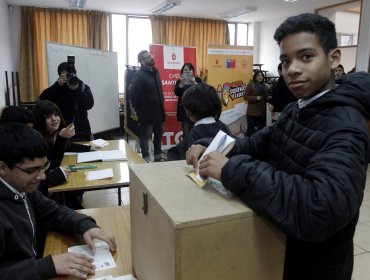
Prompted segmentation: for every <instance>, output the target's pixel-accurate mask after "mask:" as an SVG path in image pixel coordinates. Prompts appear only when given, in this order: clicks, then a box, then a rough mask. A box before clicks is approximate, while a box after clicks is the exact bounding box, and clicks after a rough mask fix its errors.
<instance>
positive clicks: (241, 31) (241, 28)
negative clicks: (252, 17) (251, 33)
mask: <svg viewBox="0 0 370 280" xmlns="http://www.w3.org/2000/svg"><path fill="white" fill-rule="evenodd" d="M247 36H248V25H247V24H245V23H238V29H237V37H236V44H237V45H239V46H246V45H247Z"/></svg>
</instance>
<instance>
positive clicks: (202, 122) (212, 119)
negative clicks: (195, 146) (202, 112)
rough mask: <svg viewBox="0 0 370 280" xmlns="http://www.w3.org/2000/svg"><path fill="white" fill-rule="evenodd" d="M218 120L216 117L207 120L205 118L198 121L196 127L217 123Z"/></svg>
mask: <svg viewBox="0 0 370 280" xmlns="http://www.w3.org/2000/svg"><path fill="white" fill-rule="evenodd" d="M215 122H216V120H215V118H214V117H207V118H204V119H200V120H199V121H197V122H196V123H195V124H194V126H197V125H200V124H210V123H215Z"/></svg>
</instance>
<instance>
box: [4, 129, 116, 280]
mask: <svg viewBox="0 0 370 280" xmlns="http://www.w3.org/2000/svg"><path fill="white" fill-rule="evenodd" d="M0 135H1V137H0V275H1V279H3V280H6V279H12V280H13V279H46V278H50V277H54V276H56V275H70V276H74V277H77V278H86V277H87V275H89V274H94V273H95V272H94V271H95V267H94V265H93V259H91V258H89V257H87V256H85V255H83V254H76V253H65V254H62V255H57V256H46V257H43V258H39V256H38V255H37V253H36V252H37V248H36V244H37V238H38V236H37V232H38V230H37V229H38V227H43V226H46V227H48V229H52V230H55V231H63V232H68V233H80V234H81V235H82V236H83V239H84V241H85V242H86V243H87V244H88V245H89V247H90V249H91V250H92V251H93V252H94V251H95V246H94V243H93V239H100V240H103V241H105V242H107V243H108V245H109V247H110V249H111V250H112V251H115V250H116V246H117V245H116V242H115V240H114V237H113V236H109V235H107V234H106V233H105V232H104V231H103V230H101V229H100V228H99V227H98V226H97V225H96V223H95V221H94V220H93V219H92V218H91V217H88V216H86V215H82V214H79V213H77V212H75V211H73V210H71V209H69V208H68V207H65V206H59V205H57V204H56V203H55V202H54V201H52V200H50V199H48V198H46V197H45V196H43V195H42V194H41V193H40V192H39V191H37V188H38V185H39V183H40V182H41V180H44V179H45V170H46V169H47V168H48V165H49V164H50V163H49V161H48V160H47V158H46V154H47V145H46V143H45V141H44V139H43V137H42V136H41V134H39V133H38V132H37V131H36V130H34V129H32V128H30V127H28V126H25V125H22V124H15V123H8V124H3V125H0Z"/></svg>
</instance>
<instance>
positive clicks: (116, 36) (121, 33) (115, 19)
mask: <svg viewBox="0 0 370 280" xmlns="http://www.w3.org/2000/svg"><path fill="white" fill-rule="evenodd" d="M112 51H114V52H117V59H118V86H119V92H120V93H123V92H124V78H125V70H126V66H125V65H126V16H125V15H117V14H112Z"/></svg>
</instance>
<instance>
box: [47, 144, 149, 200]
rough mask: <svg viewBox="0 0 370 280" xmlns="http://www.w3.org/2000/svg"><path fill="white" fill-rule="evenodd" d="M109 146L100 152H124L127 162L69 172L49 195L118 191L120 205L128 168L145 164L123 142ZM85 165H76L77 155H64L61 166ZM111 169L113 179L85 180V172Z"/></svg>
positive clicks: (98, 165)
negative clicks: (102, 190)
mask: <svg viewBox="0 0 370 280" xmlns="http://www.w3.org/2000/svg"><path fill="white" fill-rule="evenodd" d="M108 142H109V145H108V146H106V147H103V148H102V150H122V151H124V152H125V154H126V157H127V161H107V162H94V163H93V164H96V165H97V168H96V169H88V170H79V171H77V172H71V173H70V174H69V176H68V180H67V181H66V182H65V183H63V184H61V185H58V186H55V187H51V188H49V193H59V192H66V191H75V190H79V191H92V190H101V189H111V188H117V189H118V192H117V193H118V205H121V188H122V187H128V186H129V184H130V178H129V170H128V166H129V165H130V164H141V163H145V160H144V159H143V158H142V157H141V156H140V155H139V154H137V153H136V152H135V151H134V150H133V149H132V148H131V147H130V146H129V145H128V144H127V143H126V141H125V140H109V141H108ZM85 164H86V163H81V164H77V155H76V154H73V155H65V156H64V157H63V161H62V163H61V166H65V165H77V166H78V165H85ZM108 168H110V169H112V170H113V175H114V176H113V178H108V179H101V180H92V181H88V180H86V172H89V171H95V170H102V169H108Z"/></svg>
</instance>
